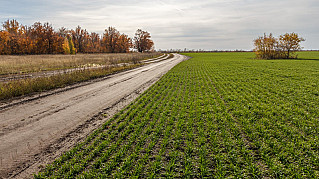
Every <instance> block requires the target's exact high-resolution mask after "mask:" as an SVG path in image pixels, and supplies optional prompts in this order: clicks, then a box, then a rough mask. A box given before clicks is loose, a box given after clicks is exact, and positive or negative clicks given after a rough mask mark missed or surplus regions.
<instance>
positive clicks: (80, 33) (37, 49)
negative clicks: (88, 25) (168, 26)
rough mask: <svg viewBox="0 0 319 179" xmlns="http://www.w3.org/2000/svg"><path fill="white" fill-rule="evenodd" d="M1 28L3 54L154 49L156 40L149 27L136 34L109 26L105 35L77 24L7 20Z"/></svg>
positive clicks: (140, 50)
mask: <svg viewBox="0 0 319 179" xmlns="http://www.w3.org/2000/svg"><path fill="white" fill-rule="evenodd" d="M2 26H3V29H4V30H1V31H0V54H1V55H22V54H75V53H127V52H130V51H131V50H132V49H136V50H137V51H138V52H148V51H153V50H154V42H153V41H152V40H151V35H150V33H149V32H147V31H143V30H141V29H138V30H137V31H136V33H135V36H134V38H133V39H132V38H130V37H129V36H128V35H126V34H124V33H120V32H119V31H118V30H117V29H116V28H115V27H108V28H107V29H105V31H104V33H103V34H102V35H99V34H98V33H95V32H91V33H89V32H88V31H87V30H86V29H82V28H81V27H80V26H77V27H76V28H75V29H71V30H68V29H66V28H64V27H62V28H60V29H58V30H57V31H55V29H54V28H53V27H52V25H51V24H49V23H48V22H47V23H44V24H42V23H40V22H35V23H34V24H33V25H31V26H26V25H22V24H19V22H18V21H17V20H7V21H5V22H4V23H3V24H2Z"/></svg>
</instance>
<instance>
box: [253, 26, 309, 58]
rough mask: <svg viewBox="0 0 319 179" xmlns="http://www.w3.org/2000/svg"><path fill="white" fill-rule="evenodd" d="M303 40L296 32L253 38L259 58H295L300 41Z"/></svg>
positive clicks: (299, 47) (299, 48)
mask: <svg viewBox="0 0 319 179" xmlns="http://www.w3.org/2000/svg"><path fill="white" fill-rule="evenodd" d="M302 41H305V39H304V38H302V37H299V35H298V34H296V33H294V32H293V33H286V34H284V35H280V36H279V38H275V37H274V36H273V35H272V34H271V33H270V34H269V35H266V34H264V36H261V37H258V38H257V39H255V40H254V45H255V49H254V51H255V53H256V57H257V58H259V59H289V58H297V55H296V54H295V52H296V51H298V50H301V49H302V47H301V45H300V43H301V42H302Z"/></svg>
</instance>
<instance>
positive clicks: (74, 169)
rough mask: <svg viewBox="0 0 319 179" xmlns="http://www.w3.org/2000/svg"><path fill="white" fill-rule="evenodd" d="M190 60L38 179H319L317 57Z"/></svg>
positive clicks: (220, 55) (211, 56) (206, 57)
mask: <svg viewBox="0 0 319 179" xmlns="http://www.w3.org/2000/svg"><path fill="white" fill-rule="evenodd" d="M186 55H188V56H191V57H193V58H192V59H190V60H188V61H184V62H182V63H180V64H179V65H177V66H176V67H174V68H173V69H172V70H171V71H170V72H168V73H167V74H166V75H164V76H163V77H162V78H161V80H160V81H158V82H157V83H156V84H155V85H153V86H152V87H151V88H149V89H148V90H147V91H146V92H145V93H144V94H142V95H141V96H140V97H139V98H138V99H137V100H135V101H134V102H133V103H132V104H130V105H129V106H127V107H126V108H125V109H123V110H122V111H121V112H120V113H118V114H116V115H115V116H114V117H113V118H112V119H110V120H109V121H107V122H106V123H105V124H104V125H103V127H102V128H99V129H98V130H96V131H95V132H94V133H93V134H91V135H90V136H89V137H88V138H87V139H86V140H85V141H84V142H82V143H80V144H78V145H77V146H76V147H75V148H73V149H72V150H70V151H69V152H67V153H65V154H64V155H63V156H61V157H60V158H59V159H57V160H56V161H55V162H54V163H52V164H50V165H48V166H46V168H45V169H43V170H42V171H41V172H40V173H38V174H37V175H35V177H36V178H47V177H52V178H73V177H78V178H98V177H100V178H127V177H132V178H138V177H139V178H206V177H207V178H227V177H229V178H247V177H248V178H263V177H270V178H318V177H319V52H301V53H299V57H300V59H299V60H256V59H254V54H253V53H202V54H200V53H194V54H186Z"/></svg>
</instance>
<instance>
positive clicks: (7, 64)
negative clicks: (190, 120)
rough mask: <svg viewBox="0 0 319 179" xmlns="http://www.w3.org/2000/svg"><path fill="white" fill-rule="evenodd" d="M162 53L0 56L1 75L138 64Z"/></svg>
mask: <svg viewBox="0 0 319 179" xmlns="http://www.w3.org/2000/svg"><path fill="white" fill-rule="evenodd" d="M159 55H160V53H125V54H123V53H122V54H76V55H22V56H14V55H0V75H10V74H20V73H31V72H41V71H51V70H60V69H70V68H77V67H83V66H100V65H109V64H118V63H127V62H136V61H140V60H144V59H148V58H153V57H157V56H159Z"/></svg>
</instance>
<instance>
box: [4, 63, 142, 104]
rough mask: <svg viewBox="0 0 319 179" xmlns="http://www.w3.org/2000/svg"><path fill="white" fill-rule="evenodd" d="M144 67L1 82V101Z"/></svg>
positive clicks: (111, 68)
mask: <svg viewBox="0 0 319 179" xmlns="http://www.w3.org/2000/svg"><path fill="white" fill-rule="evenodd" d="M142 65H143V64H142V63H140V64H139V63H137V64H131V65H125V66H111V67H103V68H98V69H85V70H80V71H74V72H70V73H65V74H58V75H53V76H49V77H39V78H27V79H20V80H15V81H10V82H7V83H4V82H1V83H0V100H7V99H10V98H13V97H18V96H23V95H28V94H31V93H36V92H43V91H48V90H52V89H57V88H62V87H65V86H68V85H72V84H75V83H79V82H84V81H88V80H92V79H96V78H100V77H104V76H106V75H109V74H112V73H115V72H120V71H123V70H129V69H133V68H136V67H139V66H142Z"/></svg>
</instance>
